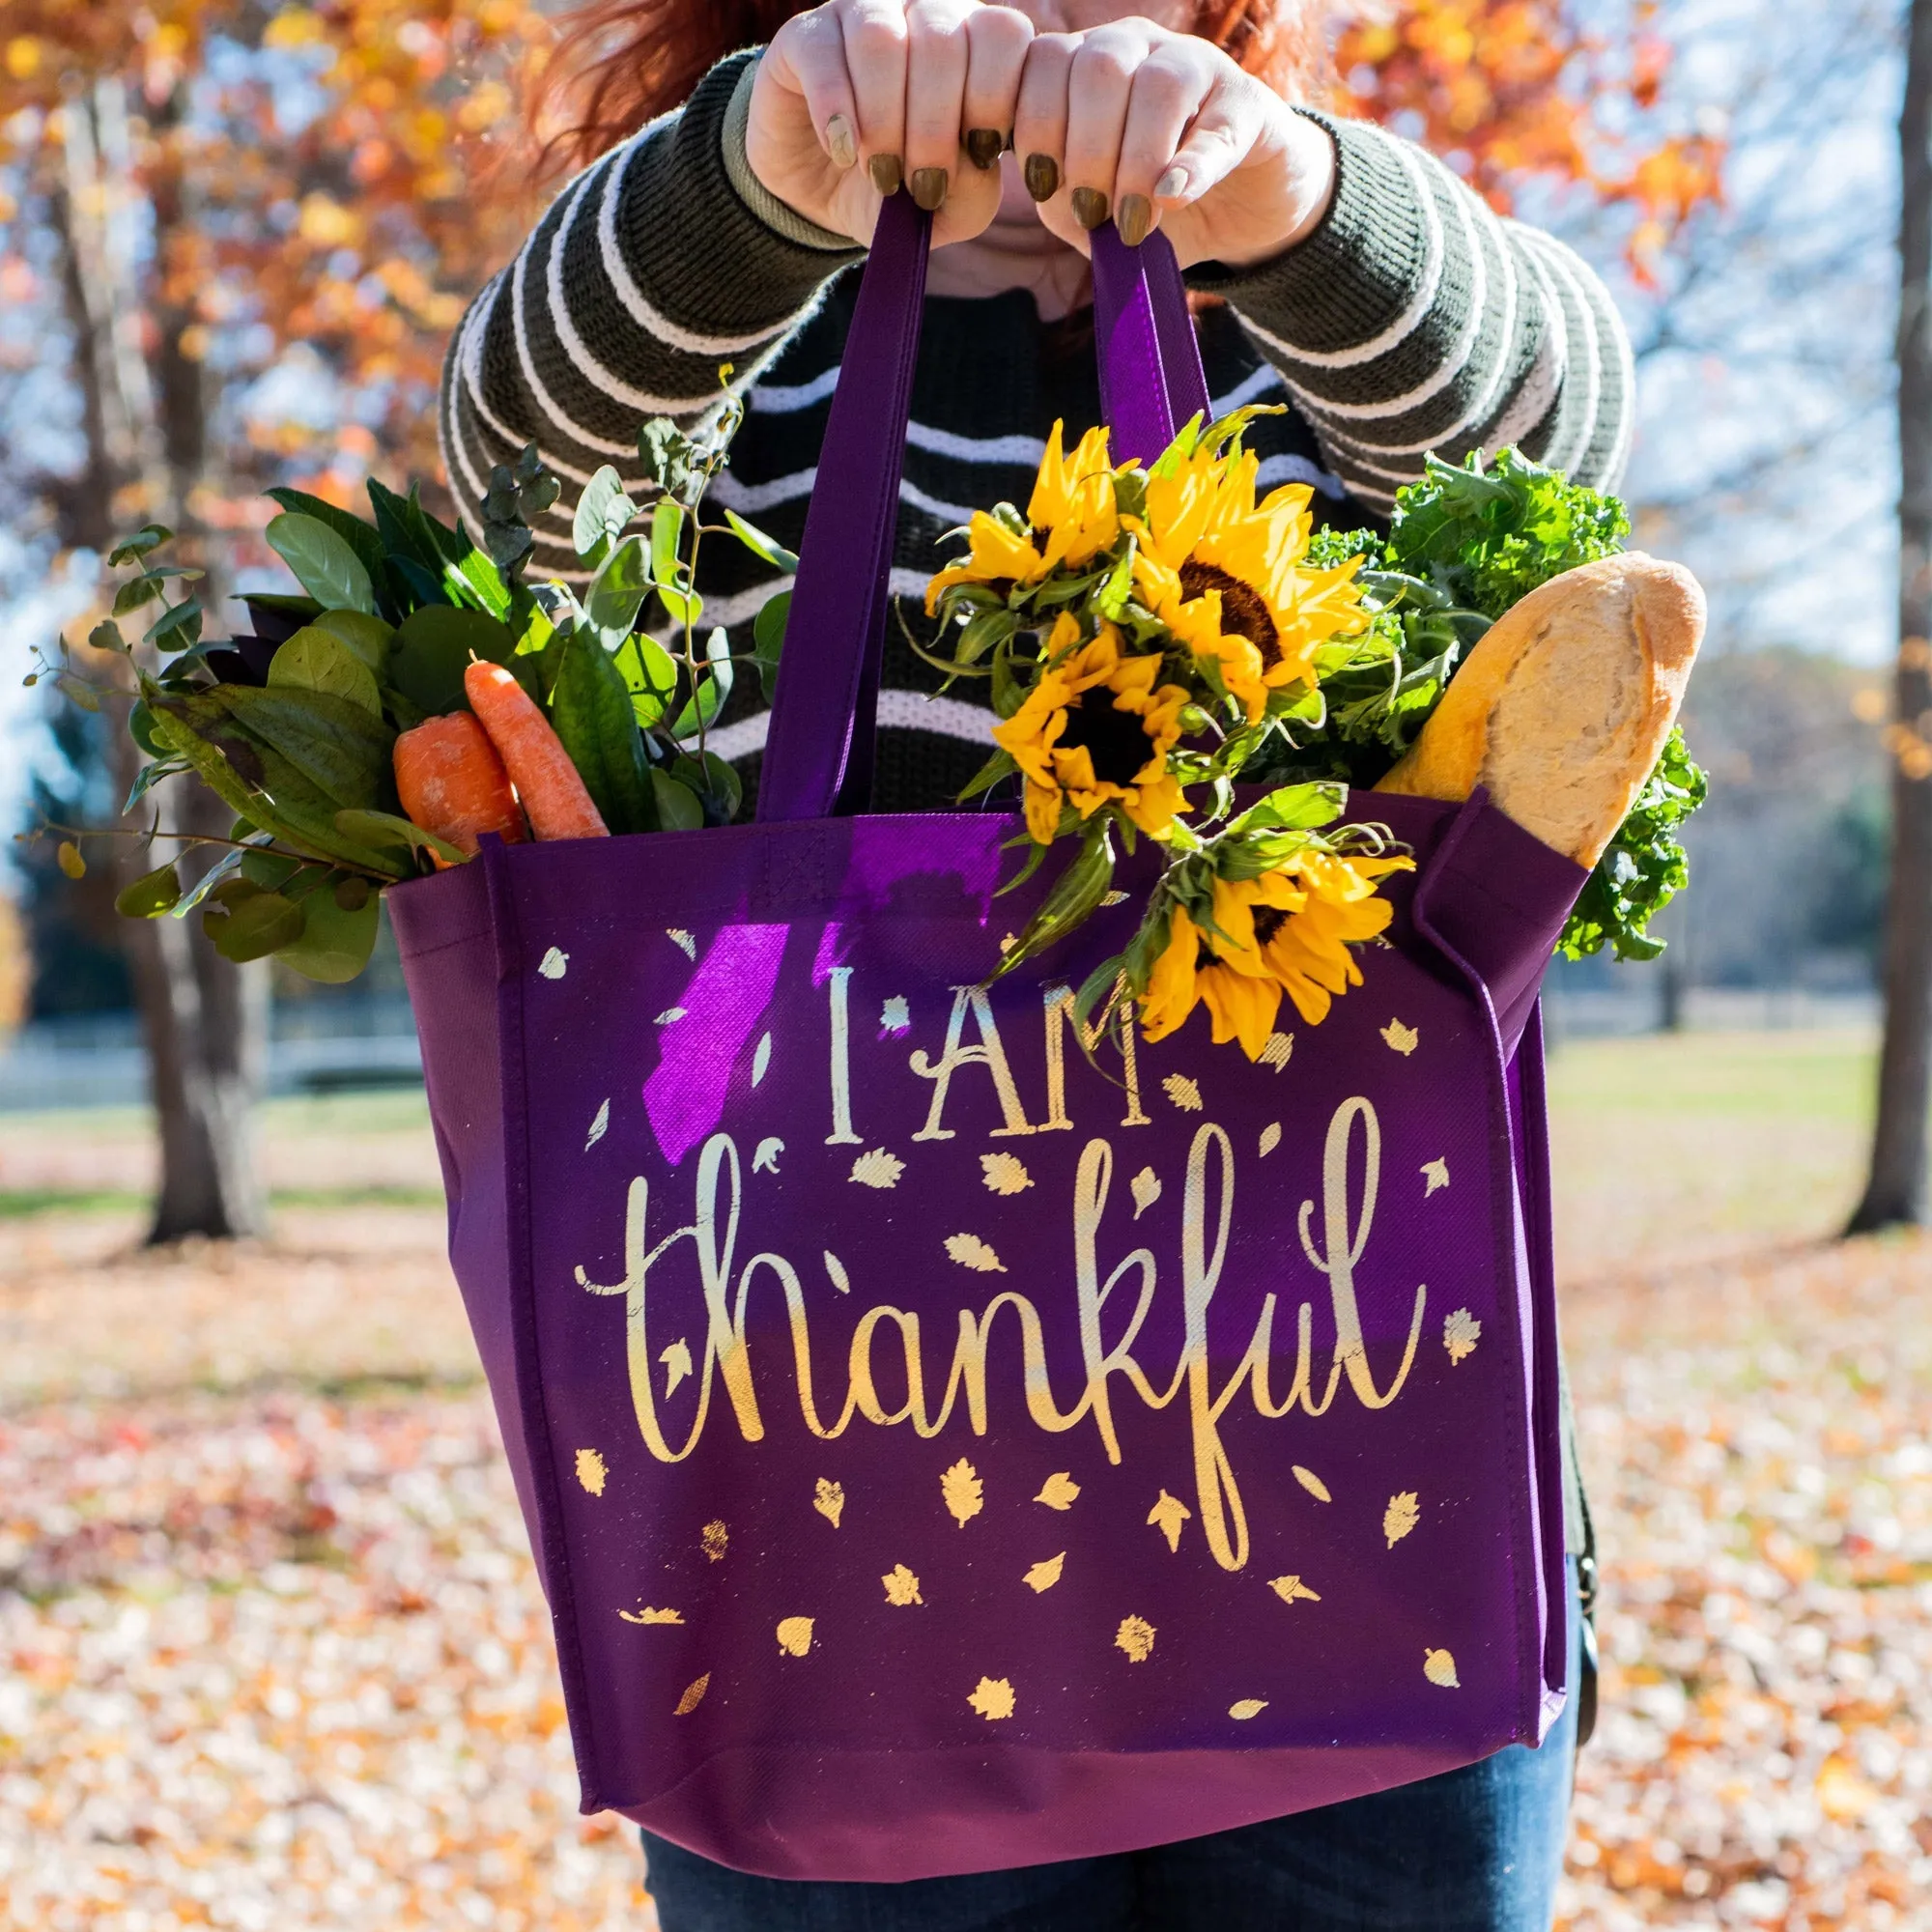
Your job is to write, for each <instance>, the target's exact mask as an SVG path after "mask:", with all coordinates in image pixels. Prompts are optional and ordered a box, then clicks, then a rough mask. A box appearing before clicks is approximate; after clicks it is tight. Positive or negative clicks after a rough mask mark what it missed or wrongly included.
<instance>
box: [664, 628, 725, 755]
mask: <svg viewBox="0 0 1932 1932" xmlns="http://www.w3.org/2000/svg"><path fill="white" fill-rule="evenodd" d="M704 656H705V660H706V662H707V663H708V664H709V665H710V667H711V674H710V676H709V677H701V678H699V679H698V681H697V689H696V691H695V692H694V693H693V694H692V696H691V700H690V702H688V703H687V704H686V705H685V707H684V709H683V710H682V711H680V712H679V713H678V714H677V723H676V724H674V725H672V726H671V727H670V730H671V736H672V737H673V738H678V739H684V738H691V737H695V736H696V734H697V732H698V731H699V730H700V729H703V730H706V731H708V730H710V728H711V727H712V725H715V724H716V723H717V722H718V714H719V713H720V712H721V711H723V710H724V709H725V699H726V698H728V697H729V696H731V683H732V672H733V670H734V668H735V667H734V666H733V665H732V663H731V639H730V637H729V635H728V634H727V633H726V632H725V629H724V628H723V627H722V626H721V627H720V628H718V629H717V630H714V631H713V632H712V633H711V635H710V637H708V638H707V639H705V640H704Z"/></svg>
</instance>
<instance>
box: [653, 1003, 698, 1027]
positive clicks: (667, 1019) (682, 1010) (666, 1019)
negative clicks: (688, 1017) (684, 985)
mask: <svg viewBox="0 0 1932 1932" xmlns="http://www.w3.org/2000/svg"><path fill="white" fill-rule="evenodd" d="M689 1010H690V1009H689V1008H687V1007H667V1008H666V1009H664V1011H663V1012H661V1013H660V1014H659V1015H658V1016H657V1018H656V1020H655V1021H653V1022H652V1024H653V1025H656V1026H675V1025H676V1024H677V1023H678V1021H679V1020H681V1019H683V1018H684V1016H685V1014H686V1013H687V1012H688V1011H689Z"/></svg>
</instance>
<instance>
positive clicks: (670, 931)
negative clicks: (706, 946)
mask: <svg viewBox="0 0 1932 1932" xmlns="http://www.w3.org/2000/svg"><path fill="white" fill-rule="evenodd" d="M665 937H666V938H667V939H668V940H669V941H670V943H671V944H672V945H673V946H675V947H676V948H677V950H678V951H679V952H682V953H683V954H684V956H685V957H686V958H687V959H690V960H693V961H696V958H697V938H696V934H695V933H689V932H687V931H685V929H684V927H683V926H681V925H668V926H666V927H665Z"/></svg>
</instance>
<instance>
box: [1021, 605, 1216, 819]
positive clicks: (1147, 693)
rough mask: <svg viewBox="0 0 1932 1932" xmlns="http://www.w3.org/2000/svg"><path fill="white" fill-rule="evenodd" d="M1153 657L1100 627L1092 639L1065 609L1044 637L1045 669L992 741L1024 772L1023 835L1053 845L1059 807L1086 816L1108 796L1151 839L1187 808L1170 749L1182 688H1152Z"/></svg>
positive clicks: (1157, 659)
mask: <svg viewBox="0 0 1932 1932" xmlns="http://www.w3.org/2000/svg"><path fill="white" fill-rule="evenodd" d="M1160 663H1161V661H1160V657H1159V654H1158V653H1153V654H1150V655H1148V656H1144V657H1126V656H1123V655H1122V651H1121V634H1120V632H1119V631H1117V630H1116V629H1115V628H1114V627H1113V625H1111V624H1102V625H1101V626H1100V632H1099V635H1098V636H1097V637H1096V638H1094V639H1093V640H1092V641H1091V642H1088V643H1082V642H1081V641H1080V625H1079V622H1078V620H1077V619H1075V618H1074V617H1073V615H1072V614H1071V613H1070V612H1068V611H1062V612H1061V614H1060V617H1059V619H1058V620H1057V621H1056V623H1055V624H1054V627H1053V632H1052V635H1051V636H1050V637H1049V638H1048V639H1047V657H1046V668H1045V669H1044V670H1043V671H1042V672H1041V673H1040V679H1039V682H1038V683H1037V685H1035V686H1034V688H1033V690H1032V691H1031V692H1030V693H1029V694H1028V696H1027V699H1026V702H1025V703H1024V704H1022V705H1021V706H1020V708H1019V710H1018V711H1016V712H1015V713H1014V714H1013V715H1012V717H1010V718H1009V719H1008V720H1007V722H1006V723H1005V724H1003V725H995V726H994V727H993V741H994V743H995V744H997V745H999V746H1000V747H1001V749H1002V750H1003V751H1006V752H1007V753H1010V755H1011V757H1012V760H1013V762H1014V763H1015V764H1016V765H1018V767H1019V768H1020V770H1021V772H1022V773H1024V774H1025V777H1026V819H1027V831H1028V833H1029V834H1030V835H1031V836H1032V838H1033V839H1034V842H1035V843H1036V844H1039V845H1046V844H1050V843H1051V842H1052V840H1053V838H1055V836H1056V835H1057V834H1058V832H1059V830H1060V817H1061V811H1062V809H1063V807H1065V806H1067V805H1071V806H1072V807H1073V809H1074V810H1076V811H1077V812H1078V813H1079V814H1080V816H1081V817H1082V818H1089V817H1091V816H1092V815H1093V814H1094V811H1096V810H1098V809H1099V808H1100V807H1101V806H1103V805H1105V804H1107V803H1108V802H1109V801H1110V800H1114V801H1118V802H1119V804H1120V807H1121V809H1122V811H1124V812H1125V813H1126V815H1127V817H1128V818H1129V819H1130V820H1132V822H1133V823H1134V824H1135V825H1137V826H1139V827H1140V829H1141V830H1142V831H1143V832H1146V833H1148V834H1150V835H1151V836H1152V837H1155V838H1158V837H1159V836H1160V834H1162V833H1163V832H1165V831H1166V830H1167V828H1168V827H1169V826H1170V825H1171V824H1172V823H1173V822H1174V817H1175V814H1176V813H1177V812H1178V811H1179V810H1180V809H1181V808H1182V807H1183V806H1184V805H1185V804H1186V802H1187V801H1186V798H1185V796H1184V795H1183V794H1182V792H1181V789H1180V783H1179V780H1177V779H1176V778H1175V777H1174V775H1173V774H1172V773H1171V772H1170V771H1169V770H1168V768H1167V754H1168V753H1170V752H1171V751H1173V749H1174V747H1175V745H1176V744H1177V743H1178V742H1179V738H1180V711H1181V707H1182V706H1183V705H1184V704H1185V703H1186V702H1187V693H1186V692H1185V691H1184V690H1182V689H1181V687H1180V686H1179V685H1178V684H1165V685H1157V684H1156V682H1155V680H1156V679H1157V678H1158V677H1159V676H1160Z"/></svg>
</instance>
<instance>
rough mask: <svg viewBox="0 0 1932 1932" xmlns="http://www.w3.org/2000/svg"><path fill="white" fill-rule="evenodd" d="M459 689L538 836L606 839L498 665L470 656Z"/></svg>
mask: <svg viewBox="0 0 1932 1932" xmlns="http://www.w3.org/2000/svg"><path fill="white" fill-rule="evenodd" d="M463 689H464V692H465V694H466V695H467V696H468V697H469V708H470V710H472V711H473V712H474V713H475V714H476V721H477V723H478V724H479V725H482V726H483V728H484V730H486V731H487V732H489V734H490V742H491V743H492V744H493V745H495V746H496V748H497V756H498V757H499V758H501V759H502V761H503V764H504V768H505V769H506V770H507V771H508V772H509V774H510V781H511V783H512V784H514V785H515V786H516V787H517V796H518V797H519V798H520V799H522V800H523V802H524V810H526V812H528V813H529V817H530V830H531V831H532V832H534V833H535V834H536V836H537V837H538V838H610V836H611V828H610V827H609V826H607V825H606V824H605V823H604V819H603V816H602V814H601V813H599V811H598V810H597V808H596V806H595V805H594V804H592V803H591V799H590V793H589V792H588V791H587V790H586V789H585V787H584V783H583V781H582V779H581V778H580V777H579V776H578V773H577V767H576V766H575V765H574V764H572V763H571V762H570V753H568V752H566V751H565V750H564V749H563V741H562V739H560V738H559V737H558V736H557V735H556V733H555V732H554V731H553V730H552V729H551V725H550V720H549V719H548V718H546V717H545V716H544V715H543V713H542V712H541V711H539V710H538V709H537V705H536V700H535V699H534V698H533V697H531V696H530V695H529V693H528V692H526V690H525V689H524V687H523V686H522V685H521V684H519V683H518V682H517V680H516V679H515V678H514V677H512V676H511V675H510V673H509V672H508V671H506V670H505V669H504V668H503V667H502V666H501V665H494V664H485V663H484V662H483V660H482V659H480V658H474V659H472V660H471V661H470V664H469V669H467V670H466V671H465V672H464V673H463Z"/></svg>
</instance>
